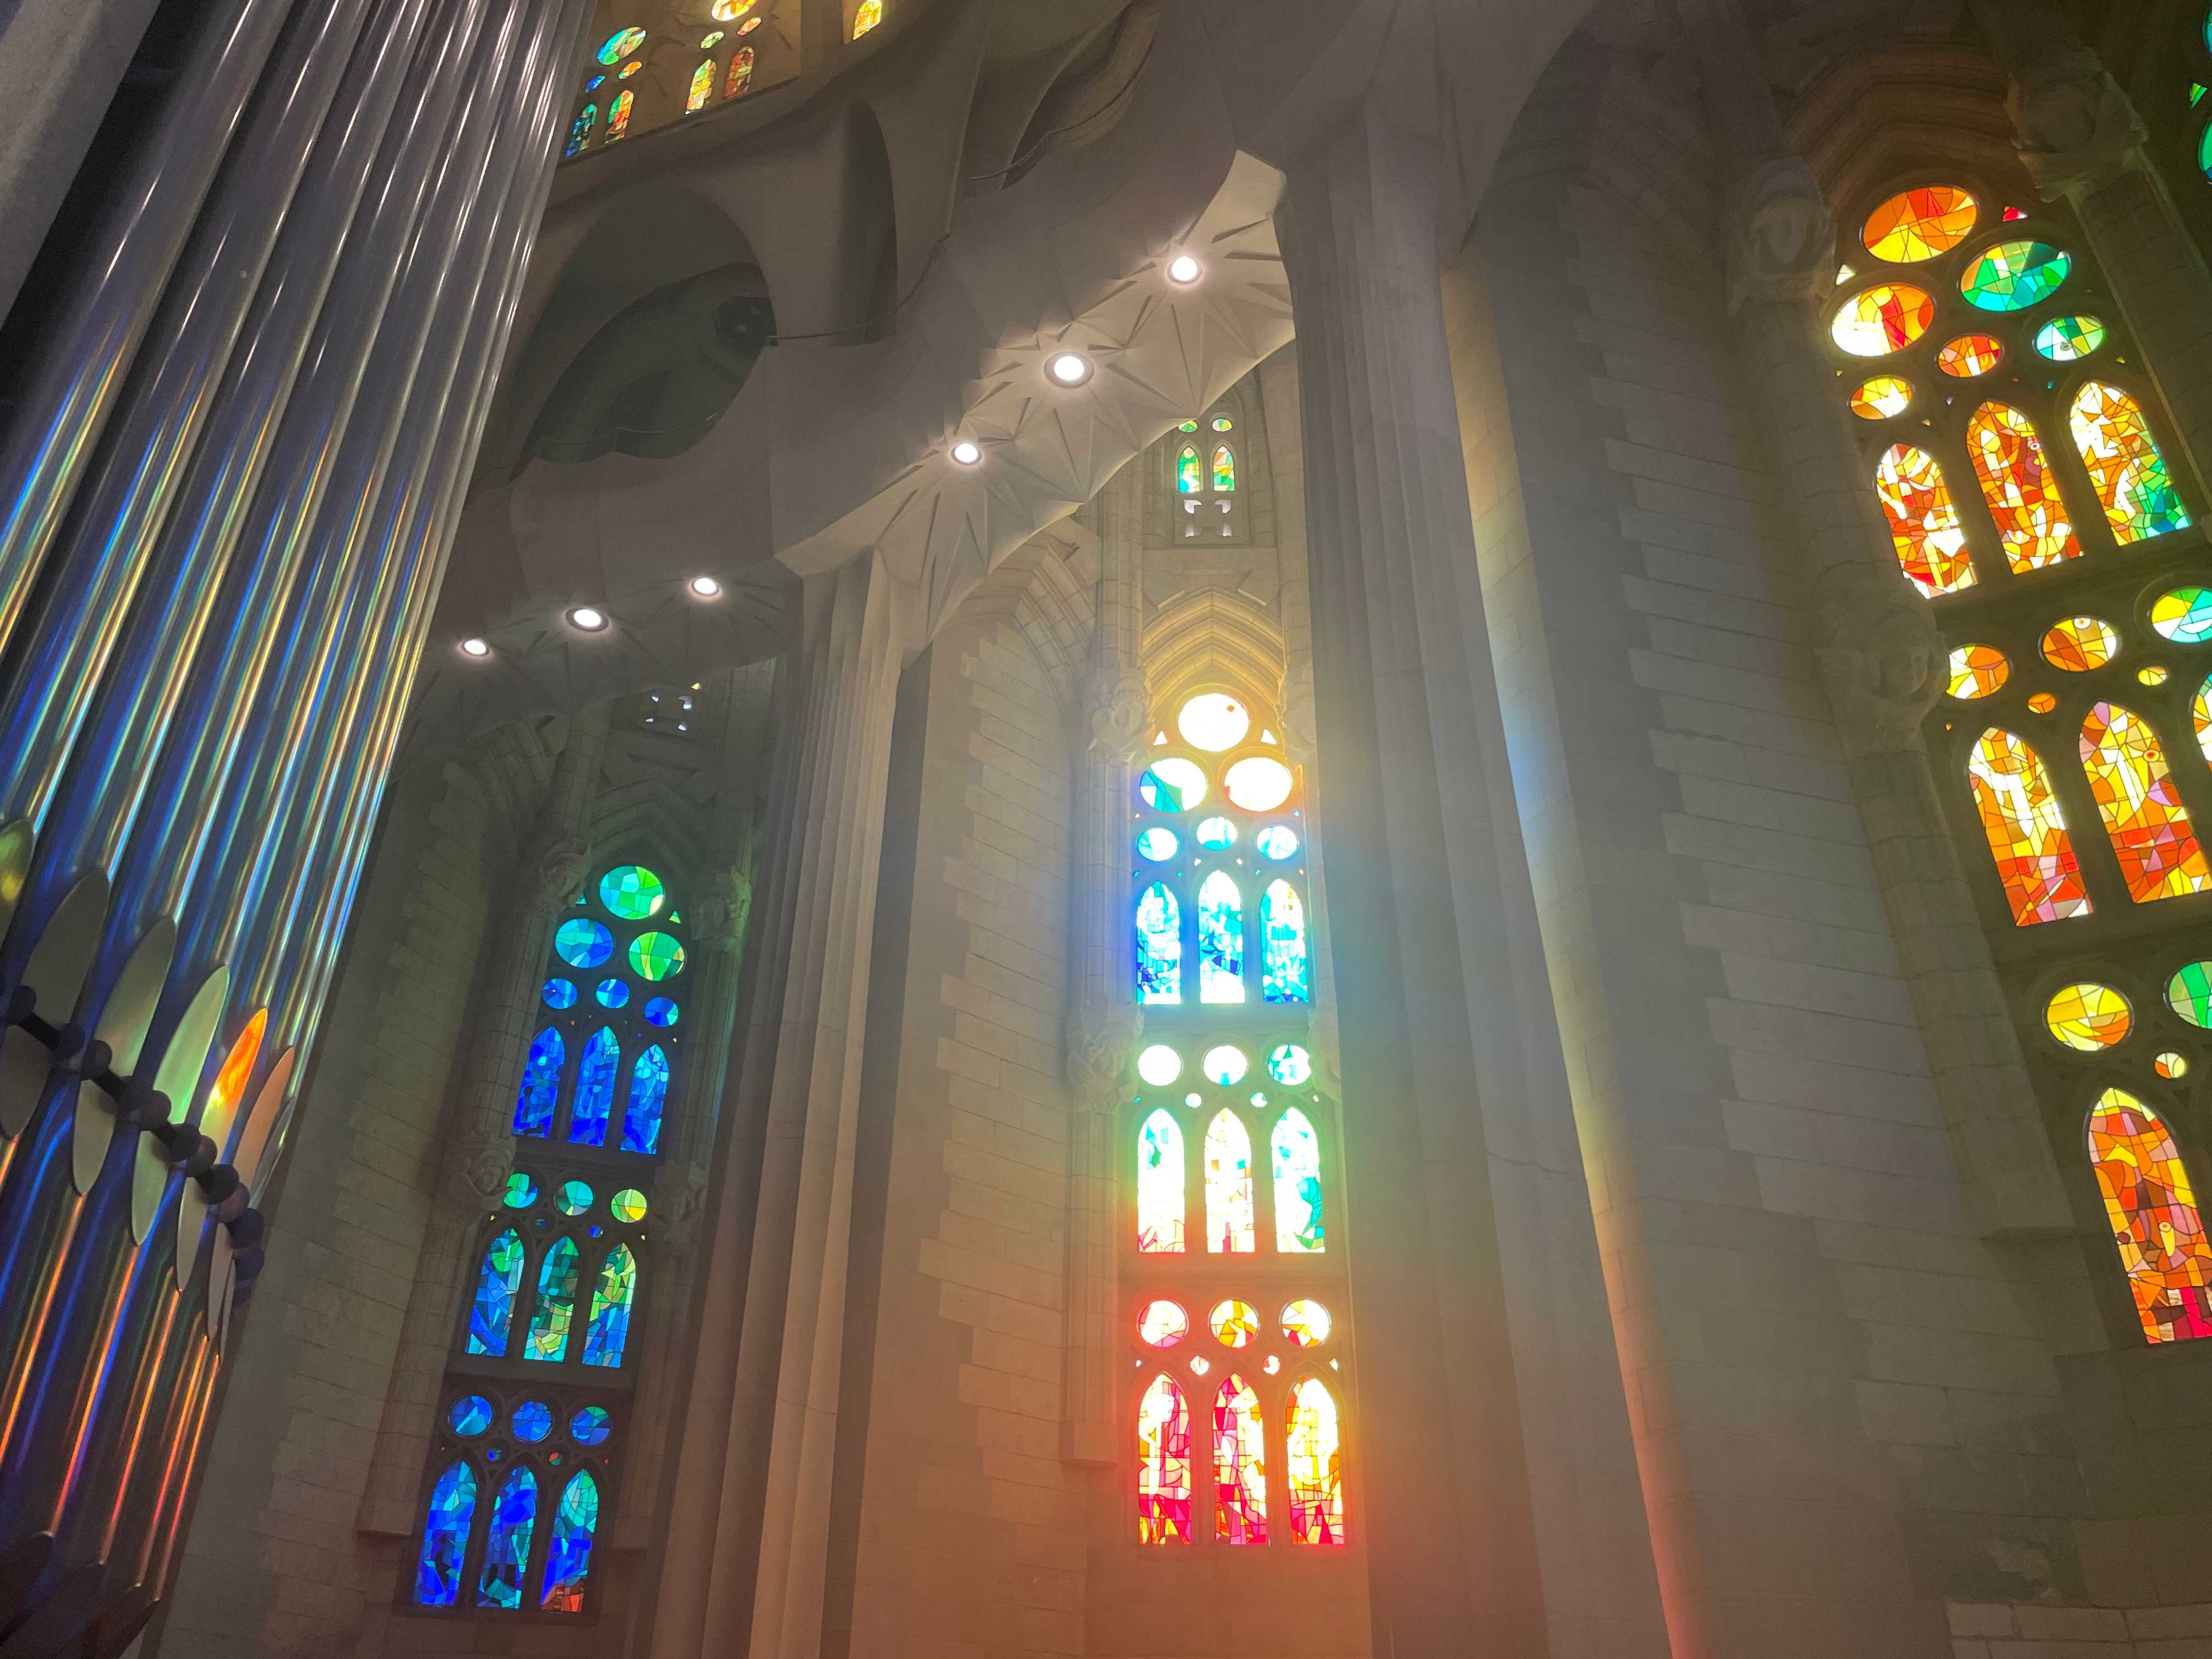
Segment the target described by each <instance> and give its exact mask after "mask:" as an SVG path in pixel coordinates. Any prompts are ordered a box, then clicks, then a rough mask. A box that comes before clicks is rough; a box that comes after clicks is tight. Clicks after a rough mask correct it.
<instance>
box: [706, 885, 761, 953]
mask: <svg viewBox="0 0 2212 1659" xmlns="http://www.w3.org/2000/svg"><path fill="white" fill-rule="evenodd" d="M705 885H706V891H705V893H704V895H703V896H702V898H701V899H700V901H699V902H697V903H696V904H695V905H694V906H693V907H692V922H691V937H692V938H693V939H696V941H697V942H698V944H699V946H700V948H701V949H702V950H707V951H735V950H738V949H739V948H740V947H741V946H742V945H744V942H745V924H746V923H747V922H748V921H750V920H751V919H752V913H753V872H752V869H751V866H749V865H744V864H726V865H724V866H722V867H721V868H720V869H719V870H715V871H713V872H709V873H708V878H707V881H706V884H705Z"/></svg>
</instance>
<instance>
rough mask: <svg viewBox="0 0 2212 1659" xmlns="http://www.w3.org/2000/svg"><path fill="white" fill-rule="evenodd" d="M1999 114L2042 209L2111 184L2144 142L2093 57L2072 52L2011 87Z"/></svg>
mask: <svg viewBox="0 0 2212 1659" xmlns="http://www.w3.org/2000/svg"><path fill="white" fill-rule="evenodd" d="M2005 112H2006V113H2007V114H2008V115H2010V116H2011V117H2012V125H2013V131H2015V133H2016V134H2018V136H2019V137H2018V143H2016V145H2015V148H2016V149H2018V150H2019V151H2020V159H2021V164H2022V165H2024V166H2025V167H2027V174H2028V177H2029V178H2031V179H2033V180H2034V181H2035V187H2036V189H2037V191H2039V192H2040V193H2041V195H2042V197H2043V199H2044V200H2045V201H2046V202H2050V201H2056V200H2057V198H2058V197H2061V196H2063V195H2065V194H2067V193H2068V192H2069V191H2091V190H2095V189H2097V188H2099V187H2100V185H2107V184H2110V183H2111V182H2112V180H2113V179H2117V178H2118V177H2119V175H2120V174H2121V173H2124V172H2126V171H2127V169H2128V167H2130V164H2131V163H2132V162H2133V161H2134V159H2135V156H2136V153H2137V152H2138V151H2139V150H2140V149H2142V144H2143V141H2144V139H2145V138H2146V137H2148V133H2147V132H2146V131H2145V130H2144V127H2143V124H2142V117H2141V116H2139V115H2137V114H2136V107H2135V106H2134V105H2133V104H2131V103H2130V102H2129V101H2128V95H2127V94H2126V93H2124V92H2123V91H2121V90H2120V86H2119V82H2117V81H2115V80H2113V79H2112V76H2110V75H2108V74H2106V72H2105V66H2104V64H2103V63H2102V62H2101V61H2100V60H2099V58H2098V57H2097V54H2096V53H2095V52H2087V51H2084V50H2083V49H2081V47H2078V46H2075V47H2070V48H2067V49H2064V50H2062V51H2058V52H2051V54H2049V55H2048V56H2047V57H2045V58H2044V59H2043V60H2042V61H2041V62H2039V63H2038V64H2036V65H2035V66H2034V67H2033V69H2031V70H2028V71H2027V73H2025V74H2024V75H2022V76H2020V78H2019V79H2017V80H2015V82H2013V86H2012V90H2011V92H2010V93H2008V94H2007V95H2006V98H2005Z"/></svg>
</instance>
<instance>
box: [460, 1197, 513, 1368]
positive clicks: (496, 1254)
mask: <svg viewBox="0 0 2212 1659" xmlns="http://www.w3.org/2000/svg"><path fill="white" fill-rule="evenodd" d="M521 1288H522V1236H521V1235H520V1234H519V1233H517V1232H516V1231H514V1229H513V1228H512V1227H509V1228H508V1229H507V1231H505V1232H503V1233H501V1235H500V1236H499V1237H497V1238H495V1239H494V1240H492V1242H491V1243H490V1244H489V1245H488V1246H486V1247H485V1249H484V1253H483V1264H482V1265H481V1266H480V1267H477V1296H476V1300H475V1302H473V1303H472V1304H470V1307H469V1352H471V1353H488V1354H490V1355H493V1356H494V1357H495V1358H496V1357H497V1356H499V1355H501V1354H503V1353H505V1352H507V1326H508V1325H509V1323H511V1322H513V1318H514V1297H515V1293H516V1292H517V1291H520V1290H521Z"/></svg>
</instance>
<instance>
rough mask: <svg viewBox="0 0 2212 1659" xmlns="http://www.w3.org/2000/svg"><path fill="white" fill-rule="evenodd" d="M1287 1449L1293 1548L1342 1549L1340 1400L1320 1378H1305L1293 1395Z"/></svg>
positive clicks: (1286, 1483) (1284, 1438)
mask: <svg viewBox="0 0 2212 1659" xmlns="http://www.w3.org/2000/svg"><path fill="white" fill-rule="evenodd" d="M1283 1449H1284V1452H1285V1456H1286V1458H1287V1460H1288V1463H1289V1468H1288V1470H1287V1472H1286V1473H1287V1479H1286V1480H1285V1483H1284V1487H1285V1496H1286V1497H1287V1498H1289V1500H1290V1506H1291V1542H1292V1543H1293V1544H1341V1543H1343V1542H1344V1471H1343V1468H1342V1467H1341V1465H1340V1458H1341V1456H1342V1449H1341V1446H1340V1443H1339V1440H1338V1437H1337V1428H1336V1400H1335V1398H1334V1395H1331V1394H1330V1393H1329V1391H1328V1385H1327V1384H1325V1383H1322V1380H1321V1379H1320V1378H1319V1377H1317V1376H1309V1377H1306V1378H1304V1380H1303V1381H1301V1382H1300V1383H1298V1385H1297V1387H1296V1388H1294V1389H1291V1408H1290V1421H1289V1424H1288V1425H1287V1428H1286V1431H1285V1434H1284V1437H1283Z"/></svg>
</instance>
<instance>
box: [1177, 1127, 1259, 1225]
mask: <svg viewBox="0 0 2212 1659" xmlns="http://www.w3.org/2000/svg"><path fill="white" fill-rule="evenodd" d="M1156 1115H1164V1114H1156ZM1259 1248H1260V1230H1259V1224H1258V1222H1257V1221H1256V1220H1255V1218H1254V1212H1253V1208H1252V1137H1251V1136H1250V1135H1249V1134H1247V1133H1245V1132H1244V1126H1243V1124H1242V1123H1241V1122H1239V1121H1237V1114H1236V1113H1234V1112H1232V1111H1230V1110H1228V1109H1226V1108H1225V1109H1223V1110H1222V1111H1221V1113H1220V1114H1219V1115H1218V1116H1217V1117H1215V1119H1214V1120H1213V1122H1212V1126H1211V1127H1209V1128H1208V1129H1207V1130H1206V1249H1208V1250H1211V1251H1214V1252H1217V1253H1218V1252H1220V1251H1224V1250H1226V1251H1230V1252H1232V1253H1234V1254H1237V1255H1242V1254H1243V1253H1245V1252H1247V1251H1250V1250H1256V1249H1259Z"/></svg>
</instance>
